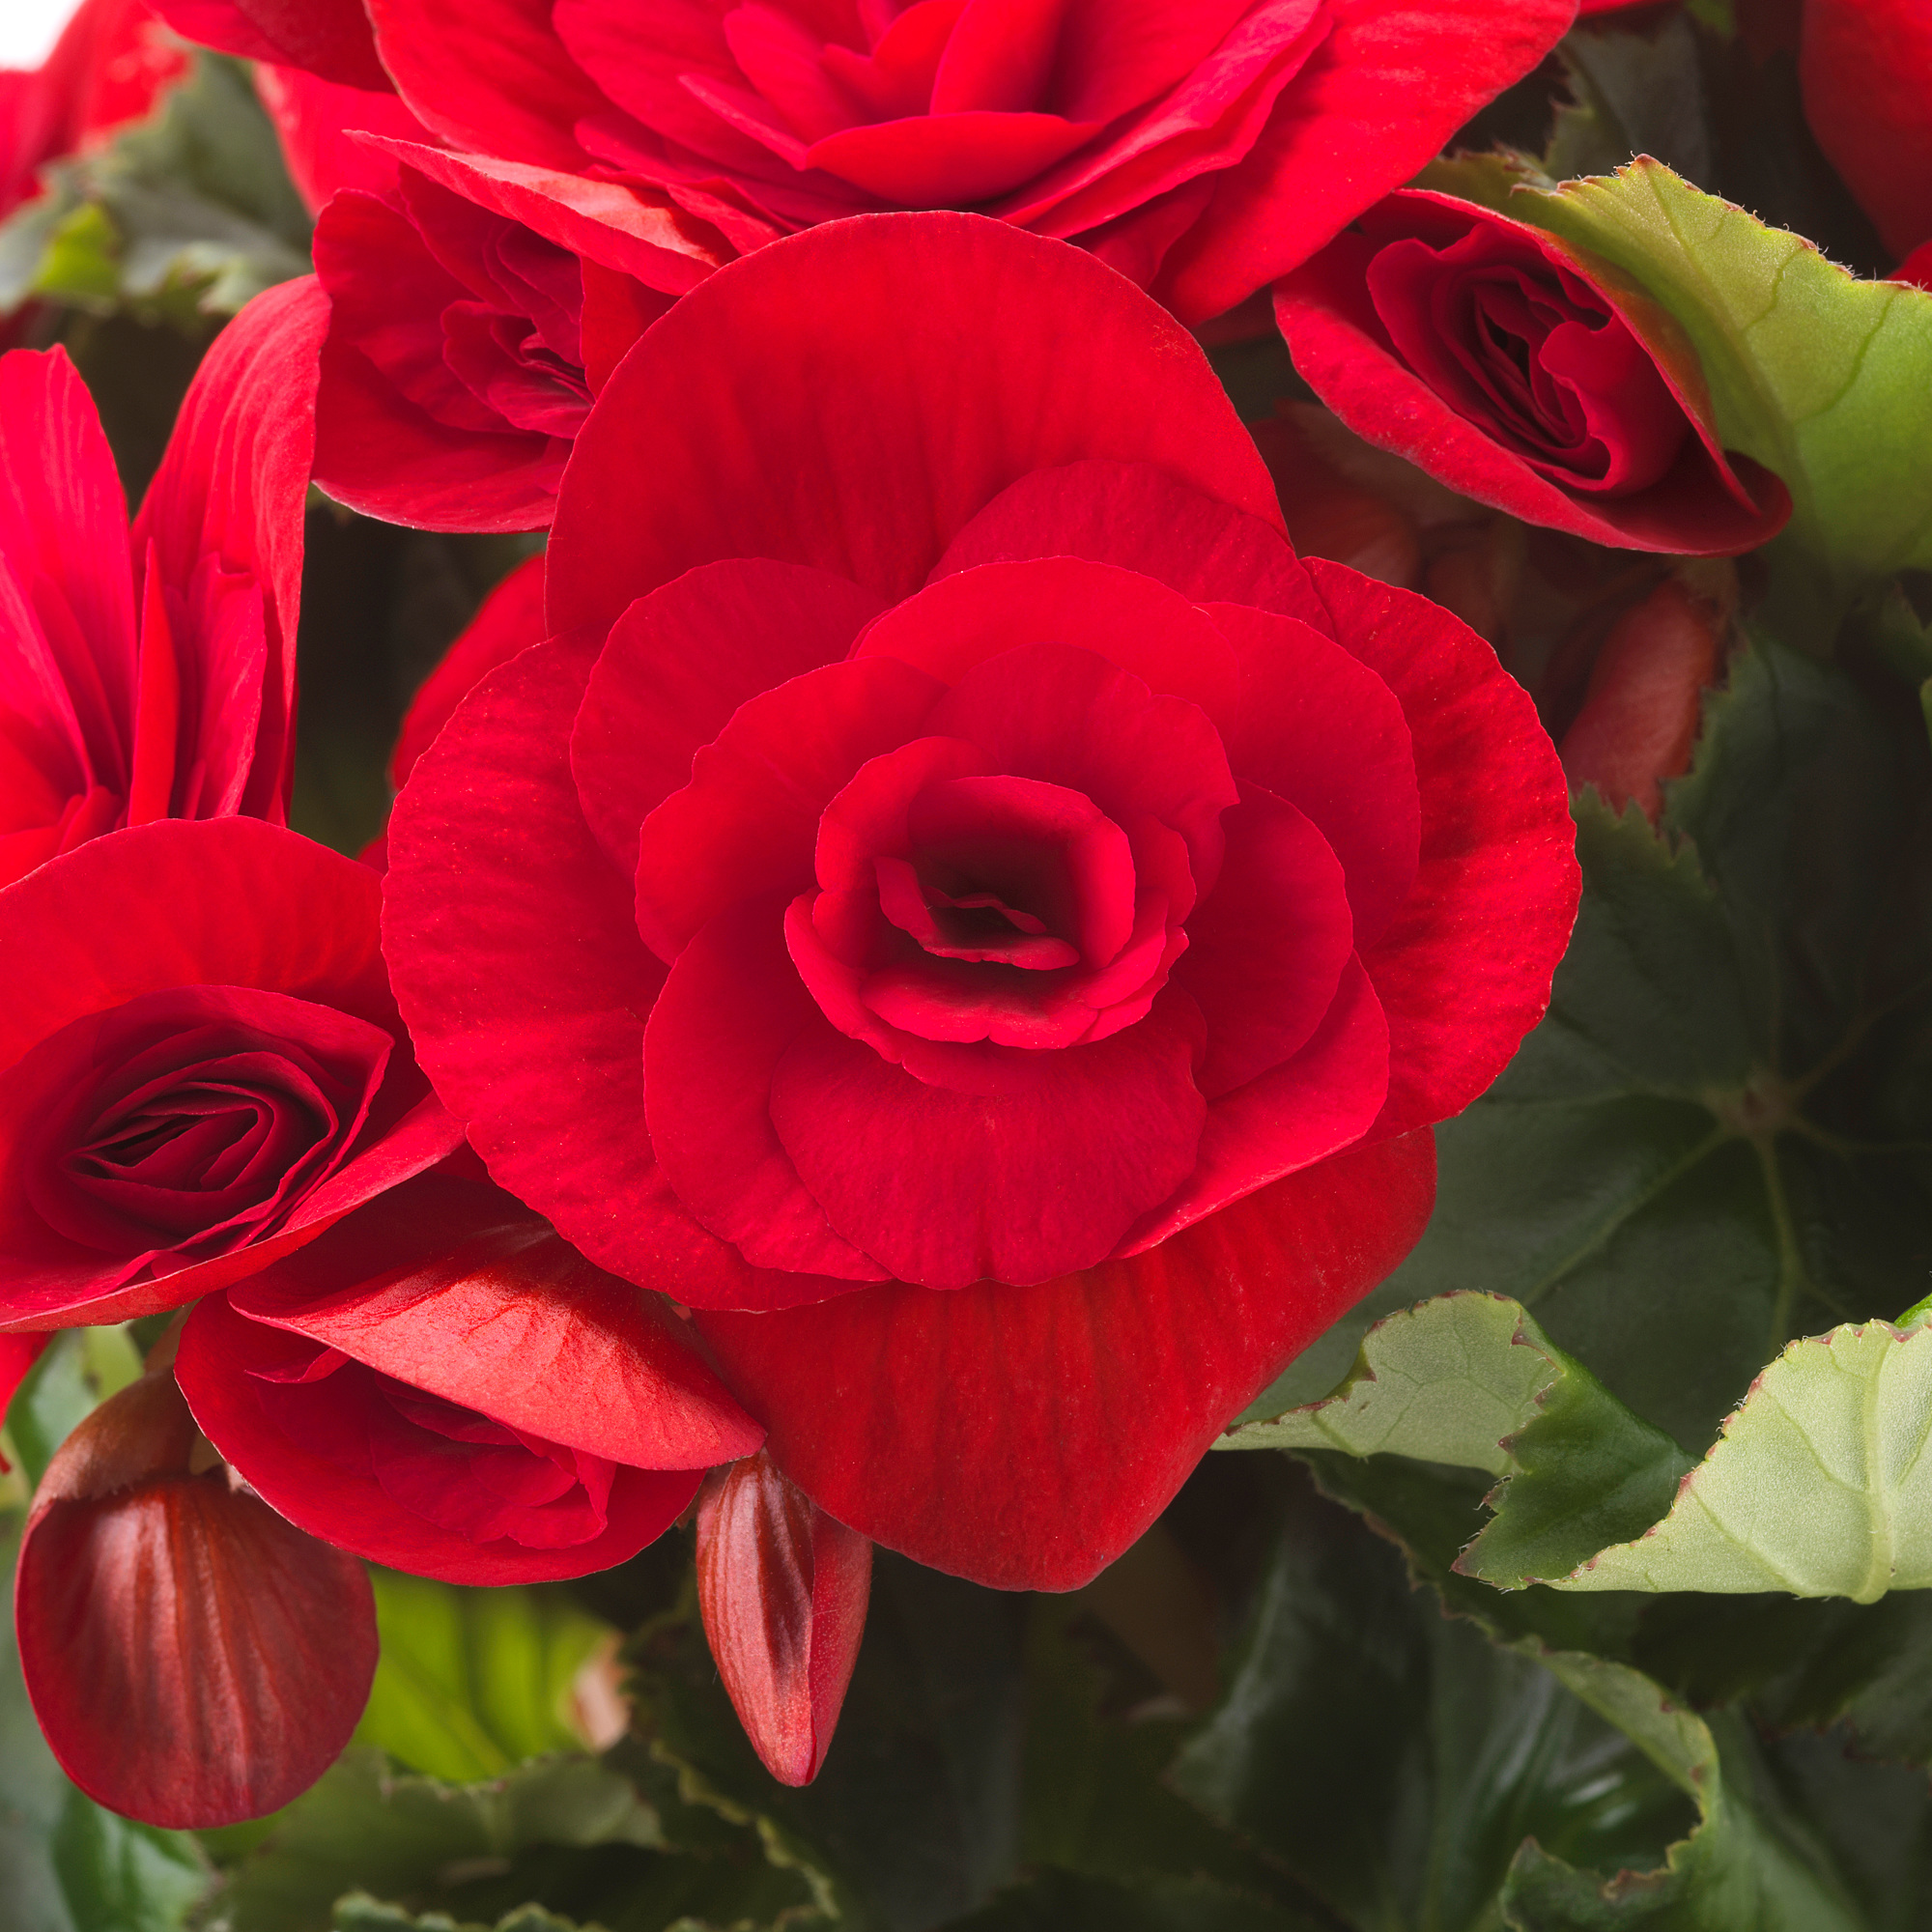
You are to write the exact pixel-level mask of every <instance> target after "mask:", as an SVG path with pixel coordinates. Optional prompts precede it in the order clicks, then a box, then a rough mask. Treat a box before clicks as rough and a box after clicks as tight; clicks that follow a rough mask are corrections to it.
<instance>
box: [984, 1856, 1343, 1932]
mask: <svg viewBox="0 0 1932 1932" xmlns="http://www.w3.org/2000/svg"><path fill="white" fill-rule="evenodd" d="M1330 1924H1331V1921H1328V1920H1326V1919H1325V1918H1320V1919H1317V1918H1306V1917H1304V1916H1302V1915H1301V1914H1299V1913H1296V1912H1293V1911H1291V1910H1289V1909H1288V1908H1286V1907H1283V1906H1279V1905H1269V1904H1266V1903H1264V1901H1263V1900H1261V1899H1258V1898H1255V1897H1253V1896H1251V1895H1250V1894H1248V1893H1246V1892H1241V1891H1236V1890H1234V1889H1231V1888H1229V1887H1227V1886H1223V1885H1217V1884H1216V1883H1215V1882H1214V1881H1213V1880H1212V1879H1204V1878H1171V1877H1160V1878H1144V1879H1139V1880H1136V1881H1135V1883H1134V1884H1132V1885H1121V1884H1117V1883H1114V1882H1112V1881H1109V1880H1107V1879H1097V1878H1081V1877H1077V1876H1076V1875H1075V1874H1073V1873H1072V1872H1064V1871H1049V1872H1042V1873H1041V1874H1040V1876H1039V1877H1038V1878H1037V1879H1033V1880H1030V1881H1029V1882H1028V1883H1027V1884H1025V1885H1022V1886H1016V1887H1014V1888H1013V1889H1011V1890H1010V1891H1005V1892H1002V1893H1001V1894H1000V1895H999V1897H998V1898H996V1899H994V1901H993V1902H992V1903H991V1904H990V1905H988V1906H985V1907H983V1908H982V1909H981V1910H980V1911H979V1912H975V1913H973V1914H972V1915H971V1916H970V1917H968V1918H958V1919H954V1920H953V1922H952V1925H951V1926H950V1927H949V1928H948V1932H1330Z"/></svg>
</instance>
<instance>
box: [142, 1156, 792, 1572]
mask: <svg viewBox="0 0 1932 1932" xmlns="http://www.w3.org/2000/svg"><path fill="white" fill-rule="evenodd" d="M176 1373H177V1375H178V1376H179V1377H180V1378H181V1384H182V1387H183V1388H184V1389H185V1391H186V1393H187V1399H188V1403H189V1406H191V1407H192V1408H193V1410H194V1414H195V1419H196V1421H198V1422H199V1423H200V1424H201V1426H202V1428H203V1429H204V1430H205V1431H206V1432H207V1433H208V1435H209V1437H210V1439H211V1440H212V1441H213V1443H214V1444H215V1446H216V1447H217V1448H218V1449H219V1450H220V1451H221V1453H222V1455H224V1456H225V1457H227V1458H228V1460H229V1461H230V1462H231V1463H234V1464H235V1466H236V1467H237V1468H238V1469H239V1470H240V1471H241V1474H242V1475H243V1476H245V1477H246V1478H247V1480H248V1481H249V1482H250V1483H251V1484H253V1485H254V1487H255V1488H256V1489H257V1490H259V1491H260V1492H261V1493H262V1494H263V1495H265V1496H266V1497H267V1498H268V1499H269V1500H270V1502H271V1503H273V1504H274V1506H275V1507H276V1508H277V1509H278V1510H280V1511H281V1512H282V1514H283V1515H284V1516H286V1517H287V1518H289V1520H291V1521H293V1522H298V1523H299V1524H300V1525H301V1526H302V1527H303V1528H304V1529H307V1530H310V1531H312V1532H314V1534H316V1535H317V1536H322V1537H326V1538H327V1539H328V1541H329V1542H331V1543H334V1544H338V1545H340V1546H341V1547H342V1548H346V1549H353V1550H355V1552H356V1553H357V1554H358V1555H362V1556H367V1557H369V1558H371V1559H372V1560H373V1561H376V1562H379V1563H385V1564H387V1565H389V1566H390V1567H391V1568H392V1569H398V1570H409V1571H413V1572H414V1573H415V1574H417V1575H418V1576H425V1577H443V1578H445V1579H447V1580H448V1581H451V1582H458V1583H521V1582H533V1581H538V1580H541V1579H546V1578H552V1577H581V1576H583V1575H584V1574H586V1573H587V1572H589V1571H592V1570H603V1569H608V1568H609V1567H610V1566H611V1564H613V1563H621V1562H623V1561H624V1559H625V1558H626V1557H629V1556H634V1555H636V1554H637V1552H638V1551H639V1549H641V1548H643V1547H644V1545H645V1544H647V1543H649V1542H651V1541H652V1540H653V1539H655V1538H656V1537H658V1536H660V1535H662V1534H663V1532H664V1531H665V1530H666V1529H668V1527H669V1526H670V1524H671V1523H672V1522H673V1521H674V1520H676V1519H677V1517H678V1516H679V1515H680V1514H681V1513H682V1511H683V1510H684V1509H685V1507H686V1505H687V1504H689V1503H690V1501H691V1499H692V1497H693V1496H695V1495H696V1493H697V1485H698V1482H699V1479H700V1478H701V1476H702V1475H703V1472H704V1470H705V1469H706V1468H707V1467H709V1466H710V1465H712V1464H714V1463H725V1462H730V1461H731V1460H733V1459H734V1458H737V1457H741V1456H746V1455H749V1454H751V1453H752V1452H753V1450H755V1449H756V1448H757V1446H758V1443H759V1440H760V1439H761V1437H762V1435H763V1431H762V1430H760V1429H759V1428H758V1426H757V1425H756V1424H755V1423H753V1421H752V1419H751V1418H750V1417H749V1416H747V1415H746V1414H745V1413H744V1411H743V1410H742V1409H741V1408H740V1407H739V1406H738V1405H737V1404H736V1403H735V1402H734V1401H733V1400H732V1399H731V1396H730V1395H729V1393H728V1392H727V1391H726V1390H725V1386H724V1384H723V1383H722V1382H721V1381H720V1380H719V1379H718V1377H717V1375H716V1373H715V1372H714V1371H713V1370H712V1369H711V1368H710V1367H709V1366H708V1365H707V1364H706V1363H705V1361H704V1360H703V1358H702V1357H701V1356H700V1355H699V1354H698V1352H697V1350H696V1349H695V1348H694V1347H693V1345H692V1343H691V1340H690V1339H689V1334H688V1330H686V1329H685V1324H684V1323H682V1322H680V1321H678V1320H677V1319H676V1318H675V1317H674V1316H673V1315H672V1314H671V1313H670V1311H669V1309H668V1307H667V1305H666V1304H665V1303H664V1302H663V1301H662V1300H660V1299H659V1297H658V1296H656V1295H651V1294H640V1293H639V1292H638V1291H637V1289H636V1288H634V1287H633V1286H632V1285H631V1284H630V1283H629V1282H624V1281H618V1280H616V1279H615V1278H614V1277H612V1276H611V1275H608V1274H606V1273H604V1272H603V1271H602V1270H601V1269H599V1268H595V1267H592V1266H591V1265H590V1264H589V1263H587V1262H586V1261H585V1260H584V1259H583V1257H582V1255H580V1254H578V1253H577V1252H576V1251H575V1250H574V1249H573V1248H571V1247H570V1246H569V1245H568V1244H567V1243H565V1242H563V1241H561V1240H559V1239H558V1238H557V1237H556V1236H555V1234H554V1232H553V1231H552V1230H551V1228H550V1227H549V1226H548V1224H546V1223H545V1222H543V1221H541V1220H539V1219H538V1218H537V1217H536V1216H535V1215H533V1214H531V1213H530V1212H529V1211H528V1209H526V1208H524V1207H523V1206H522V1205H521V1204H520V1203H518V1202H516V1201H513V1200H511V1199H510V1197H509V1196H507V1195H505V1194H502V1193H500V1192H499V1191H497V1189H496V1188H493V1187H488V1186H485V1185H483V1184H482V1183H480V1182H476V1181H466V1180H461V1179H449V1178H445V1177H443V1176H440V1175H425V1176H423V1177H422V1178H421V1179H417V1180H413V1181H411V1182H409V1183H408V1184H407V1185H405V1186H403V1187H400V1188H397V1189H395V1190H394V1191H393V1192H392V1193H390V1194H387V1195H385V1196H384V1198H383V1199H382V1200H381V1201H378V1202H375V1203H372V1204H371V1205H370V1206H369V1207H368V1208H363V1209H362V1210H361V1211H360V1212H358V1213H356V1214H355V1215H352V1216H351V1217H350V1218H349V1219H348V1220H347V1221H344V1222H342V1223H341V1224H340V1225H339V1226H337V1227H335V1228H333V1229H331V1230H330V1231H329V1232H328V1233H327V1234H326V1235H324V1236H322V1237H321V1238H320V1239H319V1240H317V1241H316V1242H314V1243H313V1244H312V1245H310V1246H308V1247H305V1248H303V1249H302V1250H301V1251H300V1252H299V1253H298V1254H294V1255H291V1256H289V1257H288V1258H287V1259H285V1260H283V1261H281V1262H278V1263H276V1264H274V1265H272V1266H270V1267H269V1268H268V1269H266V1270H265V1271H264V1272H262V1273H260V1274H258V1275H255V1276H253V1277H251V1278H250V1279H249V1280H247V1281H244V1282H241V1283H239V1284H238V1285H237V1286H236V1287H234V1288H233V1289H231V1290H230V1291H229V1292H228V1293H227V1294H226V1295H225V1296H224V1295H211V1296H210V1297H209V1298H208V1299H207V1300H205V1301H203V1302H202V1303H201V1304H200V1306H199V1307H197V1308H196V1309H195V1311H194V1313H193V1314H192V1315H191V1316H190V1317H189V1318H188V1323H187V1327H186V1329H185V1331H184V1333H183V1336H182V1345H181V1356H180V1360H179V1361H178V1363H177V1364H176Z"/></svg>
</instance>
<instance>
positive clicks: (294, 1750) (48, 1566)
mask: <svg viewBox="0 0 1932 1932" xmlns="http://www.w3.org/2000/svg"><path fill="white" fill-rule="evenodd" d="M203 1444H204V1438H203V1437H202V1436H201V1435H200V1432H199V1431H198V1430H197V1429H196V1428H195V1426H194V1419H193V1417H192V1416H191V1415H189V1413H188V1408H187V1404H186V1403H185V1401H184V1400H183V1399H182V1395H181V1391H180V1390H179V1389H178V1388H177V1387H176V1385H175V1379H174V1376H173V1374H172V1373H171V1372H169V1371H168V1370H167V1369H165V1368H156V1369H151V1370H150V1372H149V1373H148V1374H147V1375H145V1376H143V1377H142V1378H141V1379H140V1380H138V1381H136V1382H134V1383H132V1384H130V1385H129V1386H128V1387H127V1388H125V1389H122V1390H121V1391H120V1392H119V1393H118V1394H117V1395H113V1396H110V1397H109V1398H108V1400H107V1401H106V1402H104V1403H102V1404H101V1405H100V1406H99V1408H97V1409H96V1410H95V1411H94V1412H93V1413H92V1414H91V1415H89V1416H88V1417H87V1418H86V1419H85V1420H84V1421H83V1422H82V1423H81V1424H80V1426H79V1427H78V1428H77V1429H75V1430H74V1432H73V1434H72V1435H70V1436H69V1437H68V1439H67V1441H66V1442H65V1443H63V1444H62V1445H61V1448H60V1450H59V1452H58V1454H56V1456H55V1457H54V1459H53V1461H52V1463H49V1464H48V1466H47V1471H46V1474H45V1475H44V1476H43V1478H42V1481H41V1485H40V1488H39V1490H38V1492H36V1494H35V1497H34V1507H33V1513H32V1514H31V1515H30V1516H29V1517H28V1519H27V1527H26V1532H25V1535H24V1536H23V1537H22V1539H21V1544H20V1558H19V1566H18V1568H17V1570H16V1571H15V1573H14V1628H15V1630H16V1632H17V1634H18V1636H19V1646H20V1666H21V1671H22V1674H23V1675H24V1676H25V1678H26V1684H27V1694H28V1695H29V1697H30V1698H31V1699H32V1700H33V1705H34V1714H35V1716H36V1717H38V1718H39V1719H40V1721H41V1729H42V1730H43V1732H44V1733H45V1734H46V1739H47V1743H48V1744H49V1745H50V1746H51V1747H53V1753H54V1755H55V1756H56V1757H57V1758H58V1759H59V1760H60V1762H61V1765H62V1767H63V1769H65V1770H66V1772H67V1774H68V1776H70V1777H71V1778H72V1779H73V1781H74V1783H76V1784H77V1785H79V1786H80V1788H81V1789H82V1790H83V1791H85V1792H86V1793H87V1794H88V1796H89V1797H90V1798H93V1799H96V1800H98V1801H99V1803H100V1804H104V1805H106V1806H107V1807H108V1808H109V1809H110V1810H114V1811H119V1812H122V1813H124V1814H125V1815H127V1816H128V1817H130V1818H139V1819H141V1820H143V1821H145V1822H146V1823H148V1824H151V1825H162V1826H167V1827H170V1828H174V1829H188V1830H192V1829H197V1828H202V1827H207V1826H213V1825H227V1824H233V1823H236V1822H237V1821H239V1820H241V1819H243V1818H257V1817H261V1816H262V1815H263V1814H264V1813H266V1812H270V1811H273V1810H276V1809H278V1808H279V1807H280V1806H281V1805H283V1804H287V1803H288V1802H289V1801H290V1800H291V1799H292V1798H295V1797H296V1796H298V1794H299V1793H300V1792H302V1791H305V1790H306V1789H307V1788H308V1787H309V1785H311V1784H313V1783H314V1782H315V1780H316V1779H317V1778H318V1777H320V1776H322V1774H323V1773H324V1772H325V1771H326V1770H327V1768H328V1766H329V1765H330V1763H332V1762H333V1760H334V1759H335V1757H336V1755H337V1754H338V1753H339V1752H340V1751H341V1749H342V1747H343V1746H344V1745H346V1744H347V1743H348V1742H349V1737H350V1734H351V1732H352V1731H354V1729H355V1724H356V1721H357V1719H359V1718H360V1717H361V1715H362V1706H363V1705H364V1703H365V1702H366V1701H367V1699H368V1695H369V1686H370V1682H371V1680H372V1679H373V1678H374V1676H375V1671H376V1648H377V1645H376V1609H375V1602H374V1598H373V1596H372V1595H371V1592H370V1588H369V1579H368V1577H367V1576H366V1575H365V1574H364V1572H363V1569H362V1566H361V1565H360V1564H359V1563H357V1562H356V1561H355V1559H354V1558H353V1557H350V1556H347V1555H344V1554H343V1553H342V1551H340V1550H338V1549H333V1548H330V1547H329V1546H328V1545H327V1544H326V1543H320V1542H318V1541H317V1540H316V1539H315V1538H314V1537H311V1536H308V1535H305V1534H304V1533H303V1532H302V1531H301V1530H298V1529H297V1528H296V1527H295V1526H294V1524H292V1523H289V1522H287V1521H285V1520H283V1519H282V1518H281V1517H279V1516H277V1515H276V1514H275V1513H274V1511H273V1510H271V1509H270V1508H269V1506H268V1505H267V1504H266V1503H265V1502H263V1501H262V1500H261V1498H260V1497H259V1496H256V1495H254V1494H252V1493H250V1492H247V1491H246V1490H238V1489H236V1488H235V1487H234V1486H233V1485H232V1484H231V1483H230V1482H229V1481H228V1472H227V1470H226V1469H225V1468H224V1467H223V1466H222V1465H221V1464H220V1463H219V1462H218V1461H215V1462H213V1466H211V1467H208V1468H207V1469H206V1471H205V1473H200V1474H196V1473H193V1471H194V1470H195V1468H196V1466H197V1463H198V1462H208V1461H209V1459H208V1458H207V1457H206V1456H202V1457H199V1458H198V1457H197V1453H196V1452H197V1450H198V1449H199V1448H201V1447H202V1446H203Z"/></svg>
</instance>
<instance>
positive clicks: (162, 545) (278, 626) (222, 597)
mask: <svg viewBox="0 0 1932 1932" xmlns="http://www.w3.org/2000/svg"><path fill="white" fill-rule="evenodd" d="M326 324H327V305H326V304H325V303H324V302H323V300H322V298H321V297H320V296H319V295H318V294H317V292H316V288H315V284H314V282H313V281H312V280H310V279H309V278H306V277H304V278H303V279H301V280H299V281H296V282H288V283H284V284H283V285H282V286H281V287H279V288H274V289H270V290H269V291H268V292H267V293H266V294H264V295H260V296H257V297H256V298H255V299H254V300H253V301H252V302H250V303H249V304H248V306H247V307H246V308H244V309H243V310H242V311H241V314H240V315H239V316H237V317H236V318H235V320H234V321H233V322H232V323H230V324H229V325H228V327H226V328H225V329H224V330H223V331H222V332H221V334H220V335H219V336H218V337H217V338H216V339H215V343H214V347H213V349H212V350H211V351H210V352H209V355H208V357H207V359H206V360H205V361H204V362H203V364H202V366H201V368H200V370H199V371H198V372H197V374H196V376H195V379H194V383H193V384H192V386H191V387H190V388H189V390H188V393H187V398H186V400H185V402H184V403H183V405H182V411H181V414H180V416H179V418H178V419H177V421H176V424H175V428H174V432H173V434H172V435H171V436H170V438H169V440H168V446H167V450H166V452H165V454H164V455H163V456H162V458H161V464H160V468H159V469H157V470H156V474H155V479H154V481H153V483H151V484H150V485H149V487H148V494H147V497H146V498H145V500H144V501H143V502H142V505H141V511H140V514H139V515H138V516H137V517H136V518H135V519H134V526H133V530H132V532H131V534H130V533H129V530H128V511H127V504H126V499H125V498H124V497H123V495H122V491H121V482H120V478H119V477H118V475H117V474H116V473H115V469H114V458H113V455H112V453H111V452H110V451H109V449H108V447H107V439H106V438H105V437H104V436H103V435H102V434H101V431H100V423H99V418H98V416H97V415H96V413H95V410H94V403H93V400H92V398H90V397H89V395H88V393H87V390H86V388H85V387H84V386H83V384H82V383H81V380H80V378H79V376H78V375H77V374H76V373H75V372H74V369H73V366H72V364H71V362H69V360H68V359H67V355H66V352H65V351H63V350H59V349H53V350H48V351H47V352H46V353H44V354H38V353H36V352H33V351H29V350H16V351H14V353H13V354H12V355H7V356H5V357H0V886H4V885H6V884H7V883H8V882H9V881H11V880H14V879H17V878H19V877H20V876H21V875H22V874H23V873H26V872H29V871H31V870H32V869H33V868H34V867H36V866H39V865H42V864H43V863H45V861H47V860H49V859H51V858H53V857H54V856H55V855H56V854H58V853H61V852H66V851H71V850H72V849H73V848H74V847H75V846H77V845H80V844H82V843H84V842H85V841H86V840H88V839H90V838H96V837H98V836H99V834H101V833H103V832H109V831H112V830H113V829H114V828H115V827H117V826H123V825H141V824H145V823H147V822H148V821H149V820H151V819H157V818H217V817H221V816H224V815H226V814H229V813H234V812H240V813H244V814H246V815H248V816H251V817H256V818H266V819H270V820H272V821H275V822H278V823H279V822H281V821H282V820H283V819H285V817H286V815H287V807H288V793H289V784H290V780H291V777H292V774H293V771H294V758H295V734H294V730H293V728H292V727H293V711H294V704H295V670H296V665H295V657H296V618H297V612H298V608H299V601H300V596H301V565H302V505H303V500H304V498H305V497H306V495H307V492H308V472H309V457H310V452H311V449H312V446H313V440H314V417H315V384H316V355H317V351H318V349H319V347H320V344H321V340H322V332H323V328H324V327H325V326H326Z"/></svg>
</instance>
